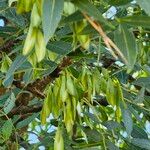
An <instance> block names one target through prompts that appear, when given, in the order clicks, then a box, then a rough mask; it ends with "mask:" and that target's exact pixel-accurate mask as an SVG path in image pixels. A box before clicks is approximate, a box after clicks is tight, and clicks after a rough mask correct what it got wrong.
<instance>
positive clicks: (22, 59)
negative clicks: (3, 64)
mask: <svg viewBox="0 0 150 150" xmlns="http://www.w3.org/2000/svg"><path fill="white" fill-rule="evenodd" d="M26 59H27V58H26V57H25V56H22V55H19V56H17V57H16V59H15V60H14V61H13V63H12V64H11V66H10V68H9V70H8V72H7V74H6V78H5V80H4V83H5V82H6V81H7V80H8V79H9V78H10V77H11V76H12V75H13V74H14V72H15V71H16V70H17V69H18V68H19V67H20V66H21V65H22V64H23V63H24V62H25V61H26Z"/></svg>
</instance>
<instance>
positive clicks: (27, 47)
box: [23, 26, 36, 55]
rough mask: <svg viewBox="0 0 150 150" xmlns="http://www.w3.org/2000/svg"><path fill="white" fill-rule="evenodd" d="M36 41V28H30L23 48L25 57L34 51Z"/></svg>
mask: <svg viewBox="0 0 150 150" xmlns="http://www.w3.org/2000/svg"><path fill="white" fill-rule="evenodd" d="M35 40H36V28H33V27H32V26H30V27H29V31H28V34H27V37H26V40H25V43H24V47H23V55H27V54H29V53H30V52H31V51H32V49H33V48H34V44H35Z"/></svg>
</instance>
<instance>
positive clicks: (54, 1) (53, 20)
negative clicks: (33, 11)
mask: <svg viewBox="0 0 150 150" xmlns="http://www.w3.org/2000/svg"><path fill="white" fill-rule="evenodd" d="M63 5H64V0H59V1H58V0H44V2H43V12H42V23H43V24H42V25H43V31H44V38H45V42H46V43H47V42H48V41H49V39H50V38H51V37H52V36H53V34H54V32H55V30H56V28H57V26H58V23H59V21H60V19H61V14H62V11H63Z"/></svg>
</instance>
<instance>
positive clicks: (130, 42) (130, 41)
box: [114, 25, 137, 72]
mask: <svg viewBox="0 0 150 150" xmlns="http://www.w3.org/2000/svg"><path fill="white" fill-rule="evenodd" d="M114 37H115V42H116V44H117V46H118V47H119V48H120V50H121V52H122V53H123V54H124V57H125V58H126V59H127V61H128V64H127V68H128V71H129V72H130V71H131V70H132V69H133V67H134V64H135V62H136V57H137V45H136V41H135V37H134V35H133V33H132V32H130V31H129V30H128V29H127V27H126V26H122V25H120V26H119V28H118V30H117V31H116V32H115V35H114Z"/></svg>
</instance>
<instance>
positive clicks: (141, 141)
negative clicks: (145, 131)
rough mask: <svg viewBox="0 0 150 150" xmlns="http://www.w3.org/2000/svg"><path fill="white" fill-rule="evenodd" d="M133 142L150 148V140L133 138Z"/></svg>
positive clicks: (149, 149)
mask: <svg viewBox="0 0 150 150" xmlns="http://www.w3.org/2000/svg"><path fill="white" fill-rule="evenodd" d="M131 143H132V144H134V145H135V146H138V147H141V148H142V149H146V150H150V140H147V139H141V138H133V139H131Z"/></svg>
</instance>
